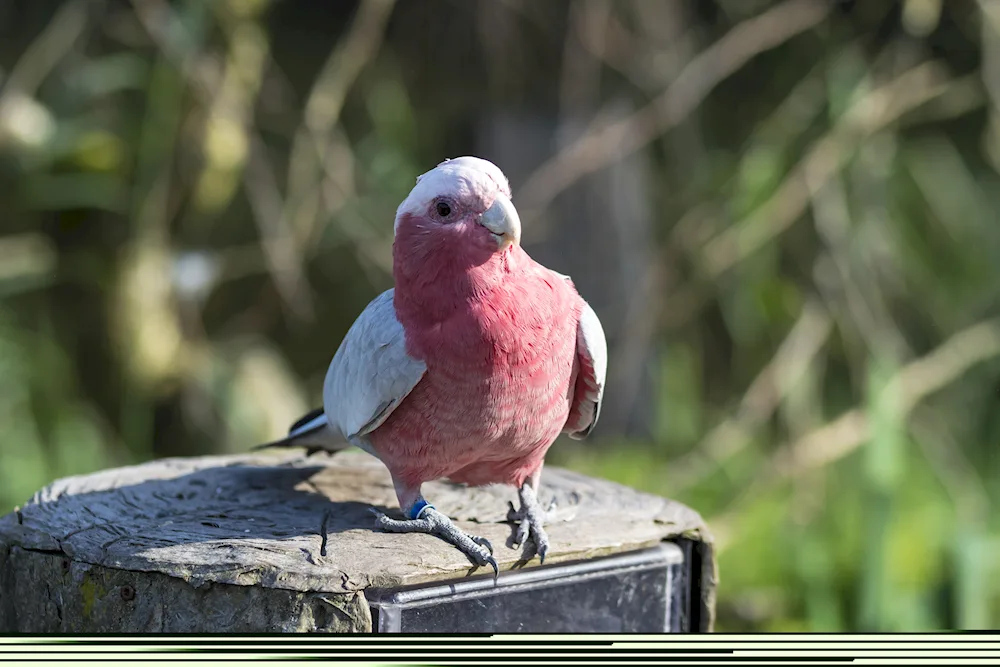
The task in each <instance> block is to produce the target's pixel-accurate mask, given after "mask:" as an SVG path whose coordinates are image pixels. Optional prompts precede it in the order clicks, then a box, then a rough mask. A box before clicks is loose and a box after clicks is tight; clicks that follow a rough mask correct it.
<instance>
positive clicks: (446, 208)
mask: <svg viewBox="0 0 1000 667" xmlns="http://www.w3.org/2000/svg"><path fill="white" fill-rule="evenodd" d="M395 232H396V237H397V238H399V237H400V236H405V237H407V238H408V239H411V240H413V241H415V242H419V243H420V244H421V245H424V246H432V247H436V248H438V249H453V250H456V251H459V250H466V251H472V252H474V253H475V254H477V255H492V254H494V253H497V252H503V251H505V250H507V249H508V248H509V247H511V246H516V245H518V244H519V243H520V241H521V220H520V218H519V217H518V215H517V210H516V209H515V208H514V204H512V203H511V200H510V185H509V183H508V182H507V177H506V176H504V174H503V172H502V171H500V169H499V168H498V167H497V166H496V165H495V164H493V163H492V162H489V161H488V160H483V159H481V158H477V157H460V158H455V159H452V160H445V161H444V162H442V163H441V164H439V165H438V166H437V167H435V168H434V169H432V170H430V171H428V172H427V173H425V174H422V175H421V176H419V177H417V184H416V185H415V186H414V188H413V190H411V191H410V194H409V196H408V197H407V198H406V199H405V200H403V203H401V204H400V205H399V208H398V209H397V210H396V223H395Z"/></svg>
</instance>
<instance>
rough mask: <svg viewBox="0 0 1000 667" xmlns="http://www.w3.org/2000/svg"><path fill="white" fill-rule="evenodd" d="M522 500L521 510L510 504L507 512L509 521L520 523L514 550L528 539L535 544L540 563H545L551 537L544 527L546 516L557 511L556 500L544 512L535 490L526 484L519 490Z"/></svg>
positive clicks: (515, 536)
mask: <svg viewBox="0 0 1000 667" xmlns="http://www.w3.org/2000/svg"><path fill="white" fill-rule="evenodd" d="M518 496H520V498H521V509H519V510H518V509H515V508H514V503H508V504H509V505H510V509H509V510H508V511H507V520H508V521H512V522H519V523H518V527H517V533H516V534H515V535H514V548H515V549H516V548H517V547H519V546H521V545H522V544H524V542H525V540H526V539H527V538H528V537H531V541H532V542H534V543H535V553H537V554H538V562H539V563H545V554H546V553H548V551H549V536H548V535H547V534H546V533H545V528H543V525H544V523H545V516H546V514H552V512H553V511H554V510H555V506H556V501H555V499H553V500H552V502H551V503H550V504H549V508H548V509H547V510H546V511H544V512H543V511H542V508H541V506H539V504H538V498H537V496H536V495H535V490H534V489H532V488H531V486H530V485H528V484H525V485H524V486H522V487H521V488H520V489H519V490H518Z"/></svg>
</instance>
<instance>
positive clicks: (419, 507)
mask: <svg viewBox="0 0 1000 667" xmlns="http://www.w3.org/2000/svg"><path fill="white" fill-rule="evenodd" d="M426 509H434V506H433V505H431V504H430V503H429V502H427V501H426V500H424V499H423V498H418V499H417V502H415V503H413V507H411V508H410V512H409V514H410V518H411V519H419V518H420V515H421V514H423V513H424V510H426Z"/></svg>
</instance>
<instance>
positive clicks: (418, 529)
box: [372, 505, 500, 581]
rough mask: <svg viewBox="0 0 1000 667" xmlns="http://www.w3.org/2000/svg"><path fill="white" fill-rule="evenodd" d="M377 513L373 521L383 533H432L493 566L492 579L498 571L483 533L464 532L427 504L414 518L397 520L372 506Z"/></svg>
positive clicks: (497, 574)
mask: <svg viewBox="0 0 1000 667" xmlns="http://www.w3.org/2000/svg"><path fill="white" fill-rule="evenodd" d="M372 512H373V513H374V514H375V516H376V517H377V518H376V520H375V525H376V526H377V527H378V528H380V529H382V530H384V531H386V532H387V533H427V534H428V535H436V536H437V537H440V538H441V539H442V540H444V541H445V542H448V543H449V544H451V545H453V546H455V547H456V548H457V549H458V550H459V551H461V552H462V553H464V554H465V555H466V556H468V558H469V560H471V561H472V562H473V563H475V564H476V565H479V566H483V565H489V566H490V567H492V568H493V580H494V581H496V579H497V577H498V576H499V575H500V568H499V566H498V565H497V561H496V559H495V558H494V557H493V545H492V544H490V541H489V540H487V539H486V538H485V537H479V536H478V535H466V534H465V533H463V532H462V531H460V530H459V529H458V528H456V527H455V524H454V523H452V521H451V519H449V518H448V517H447V516H445V515H444V514H442V513H441V512H439V511H437V510H436V509H434V508H433V507H431V506H430V505H428V506H426V507H425V508H424V509H423V510H421V512H420V514H419V515H418V516H417V518H416V519H406V520H404V521H399V520H397V519H390V518H389V517H387V516H386V515H385V514H383V513H382V512H379V511H378V510H376V509H374V508H372Z"/></svg>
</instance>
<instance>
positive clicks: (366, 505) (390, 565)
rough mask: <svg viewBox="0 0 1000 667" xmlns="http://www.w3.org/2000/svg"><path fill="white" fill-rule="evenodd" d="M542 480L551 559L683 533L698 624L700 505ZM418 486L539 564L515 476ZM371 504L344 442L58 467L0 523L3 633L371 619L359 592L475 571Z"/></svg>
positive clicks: (371, 485)
mask: <svg viewBox="0 0 1000 667" xmlns="http://www.w3.org/2000/svg"><path fill="white" fill-rule="evenodd" d="M542 479H543V483H542V490H541V492H540V500H541V501H542V503H543V506H545V505H548V503H549V501H550V499H552V498H555V500H556V502H557V508H558V509H557V515H556V517H555V518H554V520H552V521H551V522H550V523H549V524H548V525H547V530H548V534H549V537H550V540H551V546H550V549H549V554H548V557H547V559H546V564H548V563H549V562H552V563H556V562H561V561H570V560H579V559H586V558H591V557H595V556H601V555H607V554H611V553H618V552H623V551H629V550H633V549H639V548H643V547H646V546H651V545H653V544H655V543H657V542H659V541H661V540H664V539H670V538H674V537H679V536H683V537H689V538H691V539H693V540H696V541H697V542H699V543H700V553H701V556H702V561H703V562H702V565H703V577H704V578H705V584H706V586H705V587H704V590H703V593H704V599H703V600H702V609H703V611H702V617H703V626H708V627H710V624H711V621H712V614H713V612H714V599H713V595H714V581H715V569H714V563H713V559H712V554H711V545H710V540H711V538H710V537H709V534H708V532H707V530H706V528H705V526H704V524H703V523H702V520H701V518H700V517H699V516H698V514H697V513H695V512H694V511H693V510H690V509H688V508H687V507H684V506H683V505H680V504H678V503H675V502H672V501H670V500H666V499H663V498H660V497H657V496H652V495H648V494H643V493H638V492H636V491H633V490H631V489H628V488H626V487H623V486H620V485H617V484H613V483H611V482H607V481H603V480H597V479H593V478H590V477H586V476H583V475H580V474H577V473H573V472H570V471H567V470H561V469H557V468H547V469H546V471H545V473H544V474H543V476H542ZM424 493H425V495H426V497H427V498H428V499H430V500H431V501H432V502H433V503H434V505H435V506H436V507H437V508H438V509H439V510H441V511H442V512H444V513H446V514H447V515H448V516H450V517H452V519H454V520H455V521H456V524H457V525H458V526H459V527H460V528H462V529H463V530H466V531H468V532H470V533H474V534H478V535H482V536H484V537H486V538H488V539H489V540H490V541H491V542H492V543H493V545H494V548H495V549H496V554H495V555H496V558H497V561H498V563H499V564H500V567H501V577H502V576H503V573H502V571H503V570H509V569H512V568H517V567H524V566H526V565H527V566H532V565H537V563H538V561H537V559H534V560H529V561H527V563H526V557H528V556H530V555H531V553H530V551H529V550H526V551H524V552H523V553H522V551H521V550H515V549H512V548H510V547H509V546H507V545H509V544H510V539H511V537H512V535H513V524H510V523H507V522H506V511H507V501H508V500H510V501H515V502H516V493H515V491H514V489H511V488H507V487H503V486H497V487H485V488H476V489H469V488H466V487H463V486H459V485H454V484H450V483H447V482H435V483H430V484H427V485H426V486H425V488H424ZM372 506H374V507H377V508H379V509H381V510H382V511H384V512H387V513H389V514H390V515H394V514H398V509H397V508H396V500H395V495H394V493H393V487H392V483H391V480H390V478H389V475H388V472H387V471H386V470H385V468H384V466H382V464H381V463H379V462H378V461H377V460H375V459H373V458H371V457H369V456H368V455H366V454H363V453H356V452H342V453H339V454H336V455H334V456H327V455H324V454H320V455H316V456H313V457H309V458H306V457H302V456H291V457H287V456H282V457H278V456H275V455H274V454H269V453H263V454H259V455H236V456H219V457H203V458H190V459H164V460H158V461H153V462H150V463H147V464H144V465H139V466H132V467H127V468H118V469H113V470H107V471H104V472H100V473H96V474H93V475H86V476H78V477H70V478H66V479H62V480H58V481H56V482H54V483H53V484H51V485H49V486H47V487H45V488H44V489H42V490H41V491H39V492H38V493H36V494H35V496H34V497H33V498H32V499H31V501H30V502H29V503H28V504H27V505H26V506H25V507H23V508H22V509H21V510H20V511H19V512H17V513H11V514H8V515H6V516H4V517H2V518H0V631H5V630H6V631H97V632H100V631H168V632H169V631H175V632H178V631H179V632H187V631H242V632H267V631H337V632H346V631H367V630H369V629H370V627H371V619H370V616H369V612H368V608H367V605H366V603H365V598H364V591H365V590H366V589H369V588H393V587H396V586H401V585H408V584H416V583H422V582H428V581H436V580H443V579H453V578H456V577H463V576H467V575H481V574H486V570H488V568H475V567H473V566H472V565H471V563H470V562H469V561H468V560H467V559H466V558H465V556H463V555H462V554H461V553H459V552H458V551H457V550H456V549H454V548H452V547H451V546H449V545H447V544H445V543H444V542H443V541H441V540H439V539H437V538H435V537H431V536H428V535H422V534H388V533H381V532H377V531H375V530H373V521H374V517H373V515H372V514H371V512H370V508H371V507H372ZM324 517H325V518H326V531H325V532H326V534H327V536H328V537H327V540H326V545H325V555H323V553H321V551H322V547H323V538H322V533H323V529H322V526H323V522H324ZM529 549H530V547H529Z"/></svg>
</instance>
